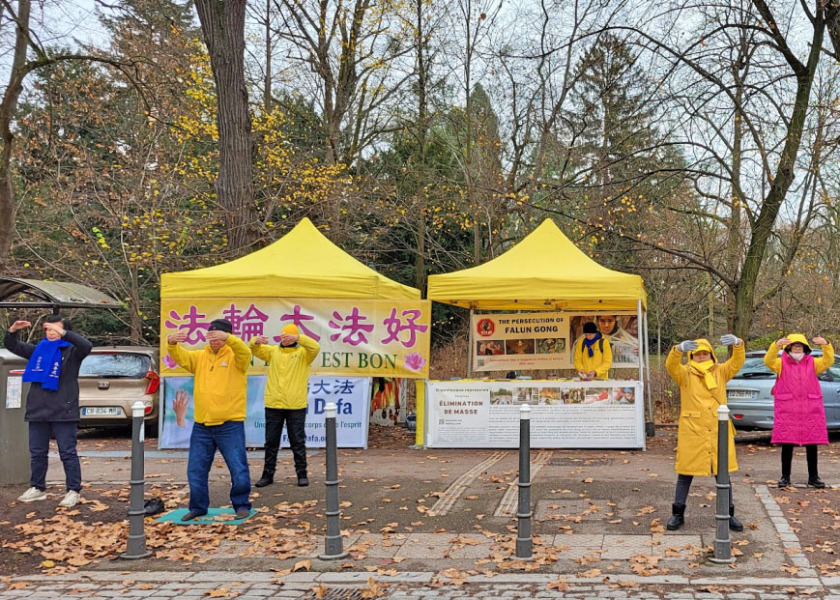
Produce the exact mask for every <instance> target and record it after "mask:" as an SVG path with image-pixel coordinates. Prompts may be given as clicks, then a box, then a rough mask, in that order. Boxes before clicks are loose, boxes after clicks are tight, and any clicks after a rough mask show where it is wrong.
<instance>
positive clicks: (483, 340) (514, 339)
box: [472, 312, 639, 371]
mask: <svg viewBox="0 0 840 600" xmlns="http://www.w3.org/2000/svg"><path fill="white" fill-rule="evenodd" d="M587 322H594V323H595V324H596V325H597V326H598V330H599V331H600V332H601V333H602V335H603V336H604V337H605V338H606V339H609V342H610V349H611V350H612V355H613V367H619V368H622V367H623V368H637V367H638V365H639V339H638V335H639V333H638V330H639V326H638V316H637V315H636V314H632V313H616V314H583V315H580V314H571V313H560V312H545V313H508V314H480V315H473V317H472V329H473V360H472V363H473V370H474V371H494V370H505V369H510V370H522V369H570V368H573V361H574V352H575V349H576V348H577V346H578V345H579V344H580V343H581V340H582V339H583V326H584V324H585V323H587Z"/></svg>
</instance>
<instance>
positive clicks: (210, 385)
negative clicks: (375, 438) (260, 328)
mask: <svg viewBox="0 0 840 600" xmlns="http://www.w3.org/2000/svg"><path fill="white" fill-rule="evenodd" d="M167 350H168V351H169V356H171V357H172V359H173V360H174V361H175V362H176V363H178V364H179V365H180V366H181V367H183V368H184V369H186V370H187V371H189V372H190V373H192V374H193V375H195V382H194V384H193V386H194V391H193V395H194V410H193V414H194V420H195V422H196V423H202V424H204V425H221V424H222V423H225V422H227V421H244V420H245V413H246V409H247V400H246V393H247V387H248V379H247V376H246V373H247V372H248V367H249V366H250V364H251V351H250V350H248V346H247V345H246V344H245V342H243V341H242V340H240V339H239V338H238V337H235V336H233V335H228V337H227V339H226V340H225V345H224V346H222V347H221V348H219V351H218V352H213V350H212V349H211V348H210V345H209V344H208V345H207V346H205V347H204V348H203V349H202V350H185V349H184V348H182V347H181V346H179V345H178V344H167Z"/></svg>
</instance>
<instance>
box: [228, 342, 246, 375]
mask: <svg viewBox="0 0 840 600" xmlns="http://www.w3.org/2000/svg"><path fill="white" fill-rule="evenodd" d="M225 344H227V345H228V346H230V349H231V350H233V356H234V362H235V364H236V368H237V369H239V370H240V371H242V372H243V373H246V372H247V371H248V367H250V366H251V350H250V349H249V348H248V344H246V343H245V342H243V341H242V340H240V339H239V338H238V337H236V336H235V335H228V336H227V339H225Z"/></svg>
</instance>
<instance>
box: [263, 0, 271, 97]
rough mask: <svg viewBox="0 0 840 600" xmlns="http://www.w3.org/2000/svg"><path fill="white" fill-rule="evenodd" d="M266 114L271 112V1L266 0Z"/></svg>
mask: <svg viewBox="0 0 840 600" xmlns="http://www.w3.org/2000/svg"><path fill="white" fill-rule="evenodd" d="M263 104H264V105H265V112H266V113H270V112H271V0H265V89H264V90H263Z"/></svg>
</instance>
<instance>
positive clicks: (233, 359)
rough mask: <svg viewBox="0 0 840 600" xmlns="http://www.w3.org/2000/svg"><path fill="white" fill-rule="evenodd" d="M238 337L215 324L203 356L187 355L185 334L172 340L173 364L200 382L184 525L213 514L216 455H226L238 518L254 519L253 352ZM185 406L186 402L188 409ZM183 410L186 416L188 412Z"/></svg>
mask: <svg viewBox="0 0 840 600" xmlns="http://www.w3.org/2000/svg"><path fill="white" fill-rule="evenodd" d="M232 332H233V325H232V324H231V322H230V321H228V320H227V319H216V320H215V321H212V322H211V323H210V326H209V327H208V331H207V346H205V347H204V348H203V349H202V350H185V349H184V348H182V347H181V346H179V345H178V344H179V343H180V342H183V341H184V340H185V339H186V337H187V336H186V333H185V332H184V331H179V332H178V333H173V334H171V335H169V336H168V337H167V339H166V341H167V346H168V347H167V350H168V351H169V355H170V356H171V357H172V359H173V360H174V361H175V362H176V363H178V365H180V366H181V367H182V368H184V369H186V370H187V371H189V372H190V373H192V374H193V375H194V376H195V381H194V393H193V395H194V398H195V406H194V410H193V414H194V421H195V424H194V425H193V429H192V434H190V453H189V459H188V462H187V480H188V481H189V484H190V506H189V512H187V514H185V515H184V516H183V517H181V520H182V521H192V520H193V519H195V518H197V517H200V516H203V515H206V514H207V509H208V507H209V505H210V492H209V489H208V483H207V479H208V477H209V475H210V468H211V467H212V466H213V458H214V457H215V455H216V449H218V450H219V451H220V452H221V453H222V457H223V458H224V459H225V463H226V464H227V467H228V471H230V480H231V486H230V501H231V504H233V509H234V510H235V511H236V516H237V517H238V518H240V519H244V518H245V517H247V516H249V515H250V514H251V501H250V499H249V495H250V493H251V474H250V472H249V470H248V456H247V454H246V452H245V412H246V402H247V401H246V392H247V382H248V380H247V377H246V373H247V372H248V367H249V365H250V364H251V351H250V350H248V346H247V345H246V344H245V342H243V341H242V340H240V339H239V338H237V337H236V336H234V335H232ZM184 400H185V398H183V399H180V401H181V402H182V403H183V402H184ZM176 408H178V407H176ZM181 409H183V410H185V409H186V406H185V405H184V406H182V407H181Z"/></svg>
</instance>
